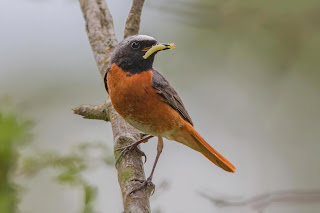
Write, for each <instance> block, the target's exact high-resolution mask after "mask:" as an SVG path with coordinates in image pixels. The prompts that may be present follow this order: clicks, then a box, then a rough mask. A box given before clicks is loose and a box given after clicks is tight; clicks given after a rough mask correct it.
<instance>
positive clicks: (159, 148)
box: [130, 137, 163, 194]
mask: <svg viewBox="0 0 320 213" xmlns="http://www.w3.org/2000/svg"><path fill="white" fill-rule="evenodd" d="M162 149H163V139H162V137H158V145H157V156H156V160H155V161H154V164H153V167H152V170H151V174H150V176H149V177H148V178H147V180H145V181H143V182H142V184H141V185H140V186H139V187H138V188H136V189H134V190H132V191H131V192H130V194H132V193H134V192H136V191H139V190H141V189H143V188H144V187H146V186H150V185H153V183H152V177H153V173H154V170H155V168H156V166H157V163H158V160H159V157H160V155H161V152H162ZM134 180H137V179H134ZM137 181H140V180H137Z"/></svg>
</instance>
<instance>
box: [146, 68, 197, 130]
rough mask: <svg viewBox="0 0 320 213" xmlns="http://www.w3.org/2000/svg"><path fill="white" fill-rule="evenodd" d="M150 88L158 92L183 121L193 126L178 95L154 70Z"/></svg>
mask: <svg viewBox="0 0 320 213" xmlns="http://www.w3.org/2000/svg"><path fill="white" fill-rule="evenodd" d="M152 87H153V88H154V89H156V90H158V91H159V95H160V96H161V97H162V98H163V100H164V101H165V102H166V103H167V104H169V105H170V106H171V107H172V108H173V109H174V110H176V111H177V112H179V113H180V115H181V116H182V117H183V119H184V120H186V121H188V122H189V123H190V124H191V125H192V126H193V123H192V120H191V118H190V116H189V114H188V112H187V110H186V109H185V108H184V105H183V103H182V101H181V99H180V97H179V95H178V93H177V92H176V91H175V90H174V89H173V87H172V86H171V85H170V84H169V82H168V81H167V80H166V79H165V78H164V76H163V75H161V74H160V73H159V72H158V71H157V70H155V69H154V70H153V76H152Z"/></svg>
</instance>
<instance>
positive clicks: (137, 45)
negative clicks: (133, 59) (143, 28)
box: [131, 42, 140, 49]
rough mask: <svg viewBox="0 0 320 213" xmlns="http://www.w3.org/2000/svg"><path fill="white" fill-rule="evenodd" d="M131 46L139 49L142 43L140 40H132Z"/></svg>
mask: <svg viewBox="0 0 320 213" xmlns="http://www.w3.org/2000/svg"><path fill="white" fill-rule="evenodd" d="M131 47H132V49H138V48H139V47H140V44H139V43H138V42H132V43H131Z"/></svg>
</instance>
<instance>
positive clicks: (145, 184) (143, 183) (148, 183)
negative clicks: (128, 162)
mask: <svg viewBox="0 0 320 213" xmlns="http://www.w3.org/2000/svg"><path fill="white" fill-rule="evenodd" d="M132 181H139V182H140V183H141V185H140V186H138V187H137V188H135V189H133V190H132V191H131V192H130V193H129V195H130V194H133V193H135V192H137V191H139V190H141V189H143V188H145V187H149V186H151V187H152V188H153V189H152V192H151V195H153V193H154V191H155V186H154V184H153V183H152V179H151V178H150V177H149V178H148V179H147V180H141V179H137V178H135V179H132Z"/></svg>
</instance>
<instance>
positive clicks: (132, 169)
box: [74, 0, 152, 213]
mask: <svg viewBox="0 0 320 213" xmlns="http://www.w3.org/2000/svg"><path fill="white" fill-rule="evenodd" d="M79 2H80V6H81V10H82V13H83V17H84V19H85V22H86V30H87V34H88V38H89V42H90V45H91V47H92V51H93V54H94V57H95V60H96V63H97V65H98V68H99V72H100V74H101V76H102V78H103V77H104V75H105V71H106V68H107V67H108V65H109V62H110V56H111V53H112V51H113V50H114V47H115V46H116V44H117V43H118V42H117V39H116V37H115V33H114V27H113V20H112V16H111V14H110V11H109V9H108V7H107V3H106V2H105V0H79ZM143 3H144V0H133V3H132V8H131V10H130V13H129V16H128V19H127V22H126V27H125V37H127V36H128V35H134V34H137V33H138V31H139V25H140V16H141V11H142V7H143ZM74 113H75V114H79V115H82V116H83V117H84V118H88V119H99V120H105V121H110V122H111V126H112V131H113V139H114V150H115V151H114V155H115V158H116V159H117V158H118V156H119V154H120V151H119V150H118V149H119V148H121V147H123V146H125V145H128V144H130V143H133V142H135V141H137V140H140V139H141V138H142V136H143V135H144V134H142V133H141V132H139V131H138V130H136V129H134V128H133V127H132V126H130V125H129V124H128V123H126V122H125V121H124V120H123V119H122V118H121V117H120V116H119V114H118V113H117V112H116V111H115V110H114V108H113V107H112V104H111V102H110V99H108V100H107V101H106V103H104V104H102V105H82V106H80V107H77V108H75V109H74ZM116 168H117V171H118V181H119V185H120V188H121V192H122V197H123V206H124V212H125V213H148V212H150V204H149V197H150V193H151V190H152V189H150V190H148V191H147V190H140V191H138V192H135V193H133V194H130V192H131V191H132V190H133V189H135V188H136V187H137V186H138V185H139V184H140V182H139V181H136V179H140V180H145V174H144V169H143V163H142V159H141V156H140V155H139V154H138V153H136V152H128V153H127V154H126V155H125V156H124V157H122V158H120V161H119V162H118V164H117V165H116Z"/></svg>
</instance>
